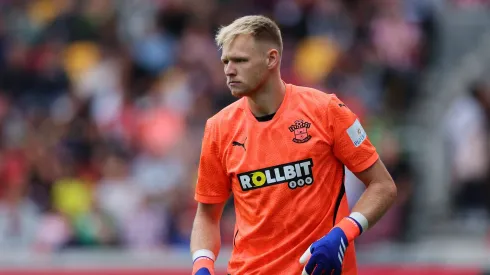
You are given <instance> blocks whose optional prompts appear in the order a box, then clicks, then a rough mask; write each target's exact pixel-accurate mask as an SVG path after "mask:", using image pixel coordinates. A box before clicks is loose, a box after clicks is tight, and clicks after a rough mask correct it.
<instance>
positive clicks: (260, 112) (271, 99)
mask: <svg viewBox="0 0 490 275" xmlns="http://www.w3.org/2000/svg"><path fill="white" fill-rule="evenodd" d="M285 94H286V86H285V85H284V82H282V79H281V78H280V77H274V78H273V79H272V80H271V81H268V82H266V83H264V85H263V86H262V88H261V89H260V90H258V91H256V92H255V93H254V94H253V95H252V96H249V97H248V98H247V99H248V103H249V106H250V111H252V113H253V114H254V116H265V115H270V114H273V113H275V112H276V111H277V109H279V107H280V106H281V103H282V101H283V99H284V95H285Z"/></svg>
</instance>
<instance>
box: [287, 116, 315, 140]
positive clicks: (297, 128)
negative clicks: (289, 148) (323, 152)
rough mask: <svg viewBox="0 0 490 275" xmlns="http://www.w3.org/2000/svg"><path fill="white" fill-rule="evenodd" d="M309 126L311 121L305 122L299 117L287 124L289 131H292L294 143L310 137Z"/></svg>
mask: <svg viewBox="0 0 490 275" xmlns="http://www.w3.org/2000/svg"><path fill="white" fill-rule="evenodd" d="M310 127H311V123H309V122H305V121H303V120H301V119H299V120H296V121H295V122H294V124H293V125H291V126H289V131H290V132H293V133H294V138H293V141H294V142H296V143H305V142H307V141H308V140H310V139H311V136H310V135H309V134H308V128H310Z"/></svg>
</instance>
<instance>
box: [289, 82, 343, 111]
mask: <svg viewBox="0 0 490 275" xmlns="http://www.w3.org/2000/svg"><path fill="white" fill-rule="evenodd" d="M291 87H292V97H293V101H295V100H299V101H303V102H306V103H311V104H314V105H317V106H319V107H327V106H328V105H329V104H331V103H332V102H334V101H338V98H337V96H336V95H335V94H334V93H331V92H329V91H321V90H318V89H315V88H310V87H305V86H297V85H292V86H291Z"/></svg>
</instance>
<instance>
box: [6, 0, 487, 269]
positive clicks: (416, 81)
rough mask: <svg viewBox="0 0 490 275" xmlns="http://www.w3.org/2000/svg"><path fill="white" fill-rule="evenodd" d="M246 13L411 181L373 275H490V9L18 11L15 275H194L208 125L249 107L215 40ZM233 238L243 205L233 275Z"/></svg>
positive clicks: (376, 1)
mask: <svg viewBox="0 0 490 275" xmlns="http://www.w3.org/2000/svg"><path fill="white" fill-rule="evenodd" d="M247 14H264V15H268V16H270V17H272V18H273V19H274V20H276V22H277V23H278V24H279V25H280V27H281V28H282V31H283V37H284V41H285V50H284V57H283V65H282V67H283V78H284V79H285V80H286V81H287V82H292V83H295V84H299V85H305V86H313V87H317V88H320V89H323V90H325V91H330V92H334V93H336V94H337V95H339V97H340V98H341V99H343V100H344V101H345V102H346V104H348V105H349V106H350V108H351V109H353V110H354V111H355V112H356V113H357V114H358V115H359V116H360V117H361V119H362V121H363V123H364V124H365V126H366V127H365V128H367V131H368V133H369V135H370V137H371V139H372V141H373V143H374V144H375V145H376V146H377V148H378V150H379V152H380V154H381V157H382V159H383V161H384V162H385V164H386V165H387V167H388V168H389V170H390V171H391V173H392V175H393V177H394V178H395V181H396V183H397V185H398V190H399V196H398V201H397V203H396V205H394V206H393V208H392V209H391V210H390V212H389V213H387V215H386V216H385V217H384V218H383V219H382V220H381V221H380V222H379V224H378V225H377V226H376V227H374V228H372V229H371V230H370V231H369V232H368V233H366V234H365V235H363V236H361V237H360V238H359V239H358V241H357V244H356V245H357V248H358V259H359V262H360V274H362V275H366V274H377V275H383V274H442V275H444V274H461V275H466V274H468V275H470V274H485V272H487V274H490V273H488V272H490V178H489V173H488V172H489V171H490V169H489V168H490V147H489V145H490V81H489V79H490V4H489V1H486V0H405V1H403V0H139V1H138V0H83V1H75V0H37V1H36V0H31V1H27V0H1V1H0V274H2V275H14V274H16V275H27V274H53V275H57V274H72V275H88V274H92V275H99V274H107V275H110V274H134V275H136V274H141V275H150V274H162V275H163V274H166V275H172V274H175V275H180V274H190V268H191V261H190V254H189V235H190V230H191V226H192V221H193V216H194V213H195V209H196V203H195V202H194V200H193V188H194V185H195V178H196V168H197V164H198V156H199V152H200V145H201V137H202V133H203V126H204V123H205V121H206V119H207V118H208V117H210V116H211V115H213V114H214V113H215V112H217V111H218V110H220V109H221V108H222V107H224V106H226V105H227V104H229V103H231V102H233V100H234V98H232V97H231V95H230V93H229V91H228V89H227V87H226V86H225V81H224V75H223V71H222V66H221V64H220V60H219V52H218V50H217V49H216V47H215V46H214V41H213V38H214V37H213V36H214V34H215V32H216V30H217V28H218V27H219V26H220V25H224V24H228V23H230V22H231V21H232V20H233V19H234V18H236V17H239V16H242V15H247ZM346 184H347V192H348V196H349V202H350V204H351V205H352V204H353V203H355V201H356V199H357V198H358V196H359V194H360V192H362V184H360V183H359V182H358V181H357V180H356V179H355V178H354V177H353V176H352V175H351V174H350V175H348V177H347V182H346ZM233 223H234V213H233V205H232V203H231V202H230V204H229V206H228V207H227V209H226V211H225V213H224V216H223V220H222V238H223V241H222V243H223V249H222V253H221V255H220V258H219V260H218V262H217V267H218V271H219V272H218V274H225V273H224V272H225V270H226V261H227V257H228V255H229V252H230V247H231V244H232V238H233V233H232V231H233ZM291 260H296V259H291ZM220 272H221V273H220Z"/></svg>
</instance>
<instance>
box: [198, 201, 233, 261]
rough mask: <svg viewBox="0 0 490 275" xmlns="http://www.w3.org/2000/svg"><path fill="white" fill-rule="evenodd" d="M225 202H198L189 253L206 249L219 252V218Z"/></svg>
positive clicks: (216, 253) (215, 252)
mask: <svg viewBox="0 0 490 275" xmlns="http://www.w3.org/2000/svg"><path fill="white" fill-rule="evenodd" d="M224 207H225V202H223V203H217V204H207V203H199V204H198V206H197V213H196V217H195V219H194V225H193V227H192V233H191V253H192V254H194V253H195V252H196V251H198V250H201V249H207V250H209V251H211V252H213V253H214V255H216V256H217V255H218V254H219V250H220V247H221V234H220V227H219V224H220V219H221V214H222V213H223V209H224Z"/></svg>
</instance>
